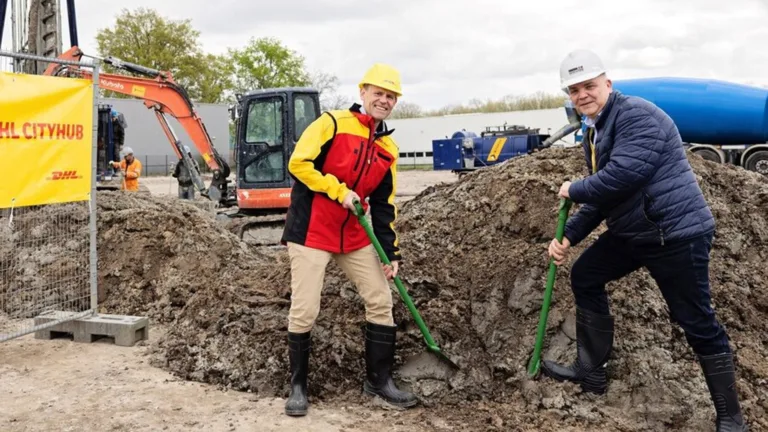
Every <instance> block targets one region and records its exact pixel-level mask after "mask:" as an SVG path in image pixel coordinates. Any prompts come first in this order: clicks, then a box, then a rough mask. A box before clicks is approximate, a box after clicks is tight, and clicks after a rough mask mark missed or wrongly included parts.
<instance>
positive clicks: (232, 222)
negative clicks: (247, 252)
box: [218, 213, 285, 248]
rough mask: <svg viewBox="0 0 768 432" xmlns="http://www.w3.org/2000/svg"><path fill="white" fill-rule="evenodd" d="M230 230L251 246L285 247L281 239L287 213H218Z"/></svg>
mask: <svg viewBox="0 0 768 432" xmlns="http://www.w3.org/2000/svg"><path fill="white" fill-rule="evenodd" d="M218 218H219V220H220V221H222V222H223V223H224V224H225V226H226V228H227V230H229V232H231V233H233V234H235V235H237V236H238V237H239V238H240V240H242V241H243V242H245V243H246V244H248V245H249V246H259V247H275V248H278V247H283V246H282V245H281V244H280V239H281V237H282V235H283V228H284V227H285V215H284V214H277V215H265V216H248V215H242V214H239V213H235V214H225V213H220V214H219V215H218Z"/></svg>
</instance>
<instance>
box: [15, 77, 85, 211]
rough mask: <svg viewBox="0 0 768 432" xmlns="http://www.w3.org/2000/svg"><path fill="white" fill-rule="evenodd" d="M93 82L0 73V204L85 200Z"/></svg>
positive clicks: (23, 204) (27, 204) (41, 203)
mask: <svg viewBox="0 0 768 432" xmlns="http://www.w3.org/2000/svg"><path fill="white" fill-rule="evenodd" d="M92 85H93V83H92V82H91V81H90V80H83V79H75V78H59V77H49V76H38V75H23V74H13V73H7V72H0V95H2V96H1V97H0V154H2V157H0V173H2V174H3V177H4V179H3V181H2V182H0V208H8V207H23V206H31V205H43V204H55V203H63V202H72V201H84V200H87V199H89V193H90V191H91V152H92V141H91V139H92V136H93V87H92Z"/></svg>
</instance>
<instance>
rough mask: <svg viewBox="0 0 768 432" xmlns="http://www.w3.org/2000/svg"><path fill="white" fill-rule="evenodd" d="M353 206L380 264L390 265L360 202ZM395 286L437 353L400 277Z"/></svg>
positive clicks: (437, 350)
mask: <svg viewBox="0 0 768 432" xmlns="http://www.w3.org/2000/svg"><path fill="white" fill-rule="evenodd" d="M353 204H354V205H355V215H356V216H357V219H358V220H359V221H360V225H362V226H363V228H364V229H365V232H366V233H368V238H370V239H371V243H373V247H374V248H376V252H377V253H378V254H379V259H380V260H381V262H383V263H384V264H386V265H390V264H391V262H390V261H389V258H388V257H387V254H386V252H384V249H382V247H381V243H379V240H378V239H377V238H376V235H375V234H374V232H373V229H372V228H371V224H369V223H368V220H367V219H366V218H365V211H364V210H363V206H362V205H361V204H360V201H357V200H355V201H354V202H353ZM394 279H395V286H397V290H398V291H399V292H400V297H402V299H403V301H404V302H405V305H406V306H407V307H408V310H409V311H410V312H411V315H413V319H414V320H415V321H416V325H418V326H419V329H420V330H421V334H422V335H424V339H425V340H426V342H427V346H428V347H429V349H430V350H431V351H435V352H439V351H440V348H439V347H438V346H437V344H436V343H435V341H434V339H432V335H431V334H430V333H429V329H427V325H426V324H425V323H424V320H423V319H421V315H420V314H419V311H418V310H417V309H416V306H415V305H414V304H413V300H411V296H409V295H408V291H406V290H405V286H403V281H401V280H400V276H395V277H394Z"/></svg>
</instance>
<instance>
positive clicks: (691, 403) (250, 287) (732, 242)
mask: <svg viewBox="0 0 768 432" xmlns="http://www.w3.org/2000/svg"><path fill="white" fill-rule="evenodd" d="M690 160H691V163H692V165H693V166H694V170H695V171H696V173H697V175H698V176H699V180H700V183H701V185H702V189H703V190H704V193H705V195H706V197H707V199H708V201H709V203H710V204H711V206H712V209H713V212H714V214H715V217H716V218H717V223H718V231H717V234H716V238H715V245H714V251H713V254H712V265H711V276H712V282H713V291H712V294H713V303H714V307H715V308H716V311H717V313H718V317H719V318H720V320H721V321H722V322H723V323H724V324H725V325H726V326H727V328H728V332H729V335H730V337H731V341H732V345H733V347H734V349H735V352H736V354H737V357H736V358H737V367H738V385H739V391H740V393H741V397H742V403H743V408H744V412H745V414H746V416H747V417H748V418H750V420H751V421H752V422H753V424H755V425H756V426H753V428H754V430H759V425H762V426H763V427H764V428H768V423H766V420H763V419H761V418H765V417H766V416H765V414H766V410H768V400H767V399H766V396H765V391H764V389H765V386H766V384H767V383H768V365H767V364H766V362H765V360H764V359H765V358H766V356H768V320H767V318H768V293H767V292H766V290H765V282H764V281H765V280H767V277H768V267H765V266H764V262H765V260H766V259H767V258H768V245H767V244H766V240H767V239H768V218H767V216H766V215H768V181H766V179H765V178H763V177H760V176H758V175H757V174H754V173H749V172H746V171H744V170H742V169H739V168H736V167H731V166H724V165H716V164H713V163H709V162H705V161H703V160H702V159H701V158H698V157H696V156H691V158H690ZM583 173H584V161H583V154H582V153H581V151H580V150H578V149H570V150H563V149H550V150H547V151H543V152H540V153H537V154H535V155H531V156H526V157H521V158H517V159H513V160H511V161H508V162H507V163H504V164H501V165H498V166H496V167H490V168H485V169H483V170H480V171H478V172H475V173H472V174H471V175H467V176H466V177H465V178H463V179H462V180H460V181H459V182H457V183H455V184H452V185H441V186H436V187H431V188H429V189H428V190H426V191H424V192H423V193H422V194H420V195H419V196H417V197H416V198H415V199H413V200H411V201H409V202H408V203H406V204H405V205H403V207H402V209H401V212H400V219H399V223H398V230H399V232H400V235H401V246H402V249H403V251H404V254H405V259H406V261H405V263H404V266H403V268H402V270H401V276H402V277H403V279H404V281H405V283H406V285H407V286H408V288H409V291H410V292H411V293H412V295H413V298H414V300H415V301H416V303H417V306H418V307H419V310H420V311H421V313H422V315H423V317H424V319H425V321H426V322H427V324H428V325H429V327H430V329H431V330H432V331H433V335H434V336H435V337H436V339H437V340H438V341H439V343H440V344H441V345H442V347H443V349H444V350H445V351H447V352H449V353H450V354H451V355H453V356H454V357H456V358H457V361H458V363H459V365H460V366H461V367H462V368H461V370H459V371H449V370H447V369H444V368H441V367H436V366H435V365H429V364H425V357H424V356H423V355H421V353H423V351H424V345H423V340H422V338H421V335H420V333H419V331H418V329H417V328H416V327H415V325H413V320H412V319H411V317H410V315H409V314H408V313H407V311H406V309H405V308H404V307H403V306H402V303H400V302H396V307H395V319H396V321H397V322H398V323H399V325H400V326H401V332H400V339H399V341H398V355H397V364H398V366H401V370H400V376H401V378H403V379H404V380H405V381H407V384H406V385H407V386H409V387H411V388H413V389H414V390H415V391H416V392H417V393H418V394H419V395H420V396H421V397H422V399H423V401H424V403H425V404H427V405H430V404H433V403H439V406H440V407H446V408H445V409H441V410H440V413H441V415H444V416H445V417H447V418H456V420H457V421H458V422H460V423H461V424H463V425H465V426H476V427H483V428H487V429H494V428H500V429H503V428H504V425H507V427H509V425H511V424H517V425H520V424H525V425H528V426H530V427H531V428H532V429H534V430H563V428H568V427H583V428H587V429H590V428H591V429H595V428H599V429H603V430H606V429H613V430H627V431H630V430H632V431H634V430H661V429H684V430H705V429H711V427H712V426H711V421H712V418H713V416H714V411H713V409H712V405H711V402H710V401H709V396H708V392H707V390H706V386H705V382H704V379H703V376H702V375H701V372H700V369H699V366H698V364H697V363H696V360H695V357H694V355H693V354H692V352H691V350H690V348H688V347H687V345H686V344H685V342H684V338H683V334H682V332H681V331H680V330H679V328H677V327H676V326H675V325H672V324H671V323H670V321H669V318H668V311H667V309H666V305H665V303H664V301H663V300H662V298H661V296H660V294H659V292H658V289H657V288H656V285H655V284H654V283H653V281H652V279H651V278H650V277H649V275H648V274H647V272H645V271H640V272H636V273H635V274H633V275H631V276H629V277H626V278H624V279H623V280H622V281H621V282H618V283H613V284H610V285H609V288H608V289H609V291H610V294H611V301H612V303H611V305H612V312H613V313H614V314H615V316H616V320H617V333H616V345H615V349H614V353H613V356H612V361H611V363H610V373H611V375H612V382H611V386H610V388H609V392H608V395H607V396H606V397H603V398H597V397H593V396H591V395H582V394H580V393H579V391H578V389H577V387H576V386H573V385H570V384H559V383H555V382H553V381H552V380H549V379H546V378H542V379H539V380H529V379H528V378H527V375H526V364H527V361H528V358H529V356H530V354H531V351H532V348H533V345H534V334H535V329H536V325H537V322H538V317H539V307H540V304H541V298H542V291H543V287H544V284H545V279H546V265H547V259H546V246H547V244H548V242H549V241H550V239H551V238H552V236H553V234H554V230H555V223H556V221H555V219H556V210H557V203H558V200H557V197H556V193H557V190H558V188H559V186H560V184H561V183H562V182H563V181H564V180H566V179H568V178H571V177H574V176H579V175H581V174H583ZM134 211H135V209H133V208H132V207H130V206H127V207H126V208H125V210H124V212H125V214H124V215H123V216H118V215H120V211H119V210H115V211H114V212H113V213H114V215H113V216H111V218H112V219H111V224H112V226H113V228H112V230H113V231H122V230H124V229H125V228H121V229H119V230H118V229H117V228H116V227H117V226H125V225H127V226H137V224H143V225H141V226H142V227H144V228H141V229H142V231H144V235H143V236H142V235H141V234H138V233H135V232H134V233H132V235H125V234H123V237H121V241H117V242H115V241H112V242H110V243H111V244H113V245H114V246H115V247H116V246H118V245H121V244H123V243H126V244H130V243H131V241H132V239H133V241H136V242H138V241H140V240H139V239H141V238H144V237H146V236H147V235H155V236H156V237H157V241H156V242H155V243H156V247H157V248H158V249H157V250H152V252H151V255H150V256H152V257H153V258H152V259H150V260H147V259H146V258H141V254H147V252H146V251H140V250H139V249H138V248H135V249H128V250H127V251H126V252H128V253H129V256H131V257H132V259H134V260H135V261H136V264H135V265H133V266H132V267H130V268H129V269H127V270H129V271H128V272H126V273H122V270H121V274H120V275H114V274H113V276H115V277H116V278H122V280H123V282H121V283H122V284H125V283H126V282H125V280H126V275H129V276H130V278H131V279H130V280H132V282H130V284H129V286H128V288H129V289H130V290H133V291H135V290H141V289H144V287H145V286H147V285H149V286H151V285H153V284H155V285H156V284H169V282H168V281H169V280H170V281H176V282H175V283H170V284H171V285H179V284H180V283H181V281H182V280H188V279H183V276H184V274H185V272H186V273H187V276H188V273H190V272H194V273H195V275H196V276H197V277H199V278H206V283H205V284H200V285H198V286H197V287H196V288H195V289H194V290H193V289H189V287H186V286H184V287H183V288H182V289H181V291H182V293H183V294H186V293H193V294H192V295H191V297H189V298H182V297H184V296H183V295H180V296H179V300H178V302H179V303H183V309H181V310H180V311H179V313H177V314H175V317H176V319H175V321H174V323H173V325H172V326H171V328H170V330H169V332H168V334H167V335H166V337H165V338H164V339H163V340H162V341H161V343H160V346H159V350H158V354H157V357H156V359H155V362H156V363H155V364H157V365H161V366H162V367H165V368H167V369H169V370H171V371H172V372H174V373H176V374H178V375H180V376H182V377H185V378H189V379H194V380H199V381H204V382H209V383H216V384H221V385H225V386H227V387H229V388H233V389H237V390H248V391H252V392H255V393H258V394H259V395H265V396H273V395H274V396H284V395H286V394H287V386H286V384H287V381H288V364H287V356H286V344H285V332H286V330H287V329H286V327H287V320H286V316H287V312H288V308H289V298H290V294H289V293H290V291H289V284H290V276H289V265H288V262H287V256H286V254H285V253H284V252H282V251H281V252H276V253H273V256H270V257H268V258H264V259H260V260H258V262H253V263H250V262H247V261H249V260H250V261H253V259H252V258H251V255H249V252H247V251H246V250H244V249H243V248H242V246H241V245H239V244H238V242H237V241H235V239H232V238H231V237H227V236H225V235H223V234H222V233H219V232H218V231H217V234H216V235H214V234H210V235H209V237H210V238H207V237H206V234H203V233H201V232H198V233H197V234H196V236H195V237H193V238H194V239H195V242H194V243H193V242H190V243H189V244H188V245H187V247H186V248H185V249H182V248H181V247H179V245H178V244H179V242H180V241H182V240H180V239H181V238H184V235H183V234H182V235H180V234H179V231H181V232H182V233H184V232H186V227H188V226H189V225H183V224H181V223H178V224H168V222H167V221H166V222H163V220H165V219H164V218H160V217H159V216H158V215H157V214H156V213H157V212H149V211H145V213H139V214H134ZM141 211H142V210H139V212H141ZM103 217H110V216H109V212H106V216H104V215H103ZM118 217H124V218H125V219H126V221H125V222H126V223H122V222H120V220H119V219H116V218H118ZM140 220H143V221H142V222H139V221H140ZM163 223H165V224H166V225H161V224H163ZM158 226H163V227H168V228H165V229H158ZM105 229H106V230H109V229H110V228H109V227H108V226H106V225H105ZM166 230H167V231H166ZM196 230H197V231H201V230H202V228H201V227H196ZM598 232H599V231H597V232H595V233H594V234H593V235H592V236H591V237H590V238H589V239H587V240H585V241H584V243H582V244H581V245H579V247H577V248H575V250H574V256H577V255H578V254H579V253H580V252H581V251H582V250H583V248H584V247H585V246H588V245H589V244H590V243H591V240H592V239H593V238H594V237H595V235H596V234H597V233H598ZM100 235H101V237H102V238H103V239H105V240H109V238H110V237H109V235H108V234H107V232H102V233H101V234H100ZM190 238H192V237H190ZM223 238H227V239H229V240H227V241H222V239H223ZM100 247H102V248H103V247H105V246H104V245H102V246H100ZM183 250H187V251H189V250H195V251H199V252H198V253H196V254H194V255H192V256H189V258H186V256H187V255H184V252H183ZM187 253H190V252H187ZM168 254H176V256H177V260H176V261H173V260H170V261H169V260H168V259H167V257H166V255H168ZM201 256H205V257H206V258H207V259H208V260H212V262H213V263H214V264H213V265H208V266H207V267H203V268H204V269H205V271H202V272H201V267H200V266H205V265H206V261H205V260H200V259H199V258H200V257H201ZM244 260H245V261H244ZM168 262H172V263H175V264H174V265H175V266H177V267H171V268H170V269H169V268H168V267H167V263H168ZM153 263H156V265H157V266H156V268H154V269H152V265H153ZM185 263H186V264H185ZM185 265H186V266H185ZM147 266H149V267H150V269H147V268H146V267H147ZM222 268H225V269H226V270H222ZM569 270H570V267H569V265H564V266H562V267H561V268H560V270H559V271H558V279H557V283H556V287H555V291H554V298H553V304H552V309H551V312H550V319H549V323H548V332H547V343H546V347H545V352H544V358H555V359H560V360H563V361H566V360H569V359H571V358H572V357H573V355H574V354H575V346H574V340H573V339H574V336H575V330H574V320H573V316H574V304H573V299H572V295H571V293H570V288H569V284H568V274H569ZM207 271H210V272H211V273H210V274H208V273H207ZM201 273H203V274H201ZM105 280H109V279H105ZM115 281H116V282H117V280H116V279H115ZM202 288H204V289H202ZM116 294H118V295H119V296H122V295H123V294H120V293H116ZM393 295H394V296H395V297H396V298H397V293H396V292H393ZM110 297H111V296H110ZM155 298H156V295H155V296H154V297H153V296H152V295H148V296H139V297H137V298H136V300H137V302H136V304H135V307H136V310H137V311H139V310H141V308H142V307H144V308H145V309H146V308H147V307H149V308H150V310H152V308H153V306H151V305H152V301H153V299H155ZM109 301H110V300H108V302H109ZM120 303H121V304H122V303H123V301H122V300H121V301H120ZM108 304H109V303H108ZM154 308H155V309H154V310H155V314H157V310H158V309H157V307H154ZM161 316H162V317H167V318H171V317H172V316H174V315H171V314H169V315H165V314H161ZM363 319H364V309H363V304H362V301H361V299H360V297H359V296H358V295H357V294H356V291H355V289H354V286H353V285H352V284H351V283H350V282H348V281H347V279H346V277H344V275H343V273H342V272H341V271H340V270H339V268H338V267H336V266H335V265H333V264H332V265H331V266H330V267H329V269H328V274H327V276H326V283H325V288H324V291H323V299H322V304H321V312H320V316H319V318H318V320H317V323H316V326H315V329H314V331H313V337H314V351H313V357H312V360H311V372H310V382H311V389H310V394H311V396H313V397H315V398H324V399H337V400H338V399H355V400H357V399H359V393H360V386H361V382H362V377H363V370H364V363H363V356H362V354H363V337H362V331H361V328H360V326H361V325H362V324H363ZM468 404H469V405H468ZM465 406H466V407H470V408H468V409H470V410H478V409H480V410H483V409H484V410H485V411H486V412H491V413H494V414H492V415H491V414H489V415H488V416H484V415H479V416H474V415H472V414H467V413H468V411H466V410H462V409H460V408H461V407H465ZM451 407H452V408H451ZM478 407H485V408H478ZM760 422H762V423H760Z"/></svg>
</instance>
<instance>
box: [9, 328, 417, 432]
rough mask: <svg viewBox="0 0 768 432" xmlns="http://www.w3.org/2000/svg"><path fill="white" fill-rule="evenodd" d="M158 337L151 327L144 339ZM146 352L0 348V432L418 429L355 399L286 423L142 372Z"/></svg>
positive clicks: (274, 414)
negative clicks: (356, 402)
mask: <svg viewBox="0 0 768 432" xmlns="http://www.w3.org/2000/svg"><path fill="white" fill-rule="evenodd" d="M161 331H162V330H160V329H158V328H157V327H154V328H152V330H151V331H150V339H151V340H154V339H156V338H157V337H158V334H159V333H160V332H161ZM147 351H148V348H147V344H146V342H141V343H140V344H138V345H136V346H134V347H130V348H127V347H119V346H116V345H114V344H112V343H111V342H103V341H97V342H95V343H92V344H80V343H75V342H72V341H71V340H69V339H54V340H36V339H34V337H33V336H32V335H29V336H25V337H22V338H19V339H14V340H11V341H8V342H6V343H3V344H0V358H2V361H0V388H2V389H3V394H2V397H0V430H2V431H6V432H12V431H25V432H29V431H51V430H60V431H81V430H99V431H137V430H138V431H144V430H146V431H159V430H163V431H188V430H205V431H264V432H272V431H296V430H312V431H318V432H333V431H349V432H352V431H369V430H376V429H378V430H388V431H390V430H391V431H405V430H410V431H413V430H419V429H418V428H414V427H413V426H405V425H399V426H398V425H397V423H398V417H401V416H403V415H404V414H403V413H401V412H398V411H391V410H385V409H378V410H376V409H373V410H372V409H371V408H370V403H371V402H369V400H370V399H368V398H365V397H362V396H361V404H360V405H349V406H338V405H337V406H325V405H323V404H313V405H312V407H311V409H310V413H309V415H307V416H306V417H303V418H290V417H287V416H285V415H284V414H283V411H282V410H283V403H284V400H282V399H271V398H270V399H257V398H256V397H255V396H254V395H252V394H248V393H243V392H236V391H223V390H220V389H217V388H215V387H213V386H209V385H204V384H199V383H195V382H188V381H183V380H180V379H178V378H176V377H174V376H173V375H171V374H169V373H167V372H165V371H163V370H161V369H158V368H155V367H152V366H150V365H149V364H148V356H146V354H147ZM409 414H411V413H409Z"/></svg>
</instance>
